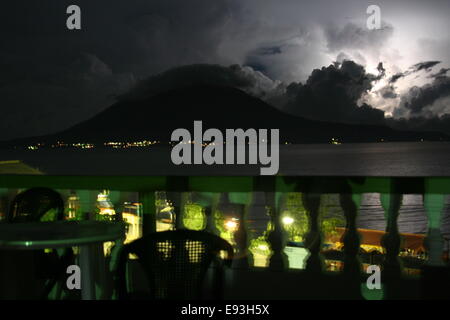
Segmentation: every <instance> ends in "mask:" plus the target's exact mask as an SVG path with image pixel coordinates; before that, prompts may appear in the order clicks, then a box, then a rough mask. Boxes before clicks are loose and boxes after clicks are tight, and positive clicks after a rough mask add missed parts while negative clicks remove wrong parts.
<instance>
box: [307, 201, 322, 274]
mask: <svg viewBox="0 0 450 320" xmlns="http://www.w3.org/2000/svg"><path fill="white" fill-rule="evenodd" d="M303 204H304V206H305V209H306V214H307V216H308V220H309V231H308V234H307V235H306V239H305V247H306V248H307V249H308V250H309V253H310V256H309V258H308V261H307V262H306V271H308V272H311V273H317V274H320V273H321V272H322V268H323V261H322V257H321V254H320V250H321V248H322V235H321V230H320V222H319V208H320V194H319V193H304V194H303Z"/></svg>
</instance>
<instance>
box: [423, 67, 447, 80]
mask: <svg viewBox="0 0 450 320" xmlns="http://www.w3.org/2000/svg"><path fill="white" fill-rule="evenodd" d="M448 71H450V68H441V69H440V70H439V71H438V72H436V73H433V74H431V75H429V76H428V78H441V77H445V76H446V75H447V72H448Z"/></svg>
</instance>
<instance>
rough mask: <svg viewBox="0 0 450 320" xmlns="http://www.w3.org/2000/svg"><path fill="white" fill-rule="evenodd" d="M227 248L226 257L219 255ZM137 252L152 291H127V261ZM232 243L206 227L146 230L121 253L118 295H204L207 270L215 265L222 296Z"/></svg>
mask: <svg viewBox="0 0 450 320" xmlns="http://www.w3.org/2000/svg"><path fill="white" fill-rule="evenodd" d="M221 252H225V253H226V258H224V259H220V258H219V257H220V253H221ZM130 254H134V255H136V256H137V259H138V262H139V263H140V265H141V266H142V267H143V270H144V272H145V274H146V276H147V280H148V285H149V287H150V293H149V294H145V295H139V294H138V293H133V292H131V293H130V292H128V290H127V277H126V265H127V259H128V256H129V255H130ZM232 259H233V247H232V246H231V245H230V244H229V243H228V242H227V241H225V240H224V239H222V238H220V237H218V236H216V235H213V234H211V233H208V232H203V231H192V230H176V231H164V232H156V233H151V234H147V235H145V236H144V237H142V238H140V239H138V240H135V241H133V242H131V243H129V244H127V245H124V246H123V248H122V249H121V252H120V253H119V260H118V267H117V270H116V288H117V293H118V298H119V299H141V298H145V299H152V300H153V299H202V298H203V297H202V289H203V287H202V286H203V283H204V280H205V276H206V272H207V271H208V268H209V267H210V266H211V264H213V265H214V268H213V270H214V277H213V278H214V279H213V288H212V289H213V293H212V297H213V298H215V299H221V298H222V293H223V292H222V291H223V290H222V287H223V266H227V267H230V266H231V262H232Z"/></svg>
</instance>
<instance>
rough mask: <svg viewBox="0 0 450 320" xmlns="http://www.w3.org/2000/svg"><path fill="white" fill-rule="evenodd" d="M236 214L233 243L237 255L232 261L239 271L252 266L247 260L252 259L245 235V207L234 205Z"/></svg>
mask: <svg viewBox="0 0 450 320" xmlns="http://www.w3.org/2000/svg"><path fill="white" fill-rule="evenodd" d="M234 207H235V208H236V214H237V216H238V221H239V222H238V228H237V230H236V231H235V233H234V241H235V242H236V248H237V254H236V259H235V261H234V267H235V268H239V269H248V267H249V266H250V264H251V265H253V263H250V262H249V260H250V259H251V258H252V257H251V255H250V254H249V250H248V246H249V244H248V235H247V219H246V218H247V207H246V206H245V205H242V204H234Z"/></svg>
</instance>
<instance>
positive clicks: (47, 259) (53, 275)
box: [6, 188, 74, 299]
mask: <svg viewBox="0 0 450 320" xmlns="http://www.w3.org/2000/svg"><path fill="white" fill-rule="evenodd" d="M52 210H53V212H52ZM58 220H64V200H63V199H62V197H61V195H60V194H59V193H58V192H56V191H54V190H52V189H50V188H31V189H28V190H26V191H24V192H22V193H20V194H18V195H17V196H16V197H15V198H14V199H13V201H12V202H11V205H10V210H9V212H8V213H7V216H6V222H7V223H22V222H39V221H58ZM33 253H34V260H35V261H36V264H37V277H38V278H40V279H48V282H47V283H46V284H45V286H44V290H43V293H42V295H41V298H44V299H45V298H48V295H49V294H50V292H51V291H52V289H53V288H54V286H55V285H56V283H57V282H58V281H59V280H62V279H63V278H64V276H65V275H66V268H67V266H69V265H71V264H74V254H73V251H72V249H71V248H68V249H64V250H63V252H62V255H61V256H58V253H57V252H56V250H52V251H51V252H50V253H45V252H44V250H36V251H34V252H33ZM60 291H61V288H58V293H57V295H60V293H61V292H60Z"/></svg>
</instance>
